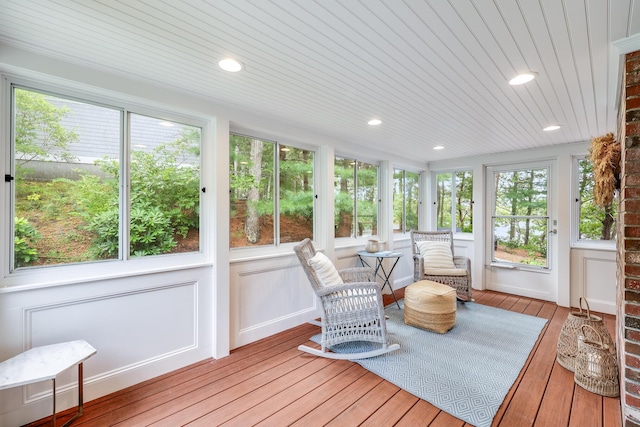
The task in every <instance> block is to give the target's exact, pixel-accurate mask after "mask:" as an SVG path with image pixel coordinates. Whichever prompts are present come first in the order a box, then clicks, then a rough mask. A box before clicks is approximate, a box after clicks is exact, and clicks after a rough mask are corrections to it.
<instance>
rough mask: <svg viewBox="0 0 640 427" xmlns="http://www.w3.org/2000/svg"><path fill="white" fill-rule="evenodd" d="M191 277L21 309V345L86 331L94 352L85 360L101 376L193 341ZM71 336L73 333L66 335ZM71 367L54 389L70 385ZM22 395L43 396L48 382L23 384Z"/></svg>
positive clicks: (191, 344)
mask: <svg viewBox="0 0 640 427" xmlns="http://www.w3.org/2000/svg"><path fill="white" fill-rule="evenodd" d="M197 295H198V284H197V283H195V282H188V283H178V284H174V285H167V286H162V287H154V288H149V289H141V290H137V291H135V292H124V293H114V294H108V295H103V296H100V297H94V298H88V299H78V300H73V301H68V302H62V303H57V304H51V305H43V306H38V307H27V308H25V309H24V324H25V326H26V329H25V334H26V336H25V339H24V341H25V343H27V347H29V348H32V347H37V346H41V345H48V344H54V343H58V342H64V341H69V340H71V339H77V338H80V337H87V336H91V345H93V347H94V348H96V350H98V353H97V355H96V356H94V358H93V359H92V360H91V362H88V363H87V365H90V366H91V369H90V370H89V372H100V373H101V374H100V375H94V376H92V377H91V378H90V379H89V381H96V380H97V379H98V378H100V379H106V378H108V377H110V376H113V375H117V374H119V373H121V372H123V371H127V370H130V369H133V368H135V367H136V366H139V365H144V364H149V363H152V362H154V361H155V360H158V359H163V358H166V357H169V356H171V355H172V354H175V353H180V352H183V351H187V350H190V349H193V348H196V347H197V345H198V333H197V323H196V319H197V315H198V307H197ZM72 337H73V338H72ZM76 376H77V373H76V372H75V371H74V370H70V371H67V372H65V373H64V374H61V375H60V376H59V377H58V378H57V381H56V382H57V384H58V387H59V390H60V391H63V390H65V389H66V388H68V386H69V385H71V386H74V385H75V381H76ZM27 388H28V391H27V401H30V400H32V399H33V398H39V397H42V395H44V396H49V395H50V391H51V387H50V384H42V383H41V384H37V385H33V386H28V387H27Z"/></svg>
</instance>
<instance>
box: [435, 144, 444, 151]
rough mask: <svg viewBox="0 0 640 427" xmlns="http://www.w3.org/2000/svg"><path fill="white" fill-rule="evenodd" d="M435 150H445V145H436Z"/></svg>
mask: <svg viewBox="0 0 640 427" xmlns="http://www.w3.org/2000/svg"><path fill="white" fill-rule="evenodd" d="M433 149H434V150H444V146H443V145H436V146H435V147H433Z"/></svg>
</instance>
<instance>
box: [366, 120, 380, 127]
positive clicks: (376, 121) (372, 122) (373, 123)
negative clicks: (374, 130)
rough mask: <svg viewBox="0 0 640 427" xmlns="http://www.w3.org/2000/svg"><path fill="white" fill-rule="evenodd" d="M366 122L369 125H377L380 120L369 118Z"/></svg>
mask: <svg viewBox="0 0 640 427" xmlns="http://www.w3.org/2000/svg"><path fill="white" fill-rule="evenodd" d="M367 123H368V124H369V125H370V126H378V125H379V124H380V123H382V120H380V119H371V120H369V121H368V122H367Z"/></svg>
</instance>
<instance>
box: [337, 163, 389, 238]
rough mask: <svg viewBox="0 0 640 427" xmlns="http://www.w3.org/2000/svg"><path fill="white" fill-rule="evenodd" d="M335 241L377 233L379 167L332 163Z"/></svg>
mask: <svg viewBox="0 0 640 427" xmlns="http://www.w3.org/2000/svg"><path fill="white" fill-rule="evenodd" d="M334 196H335V197H334V203H335V237H358V236H366V235H374V234H377V233H378V166H377V165H373V164H369V163H364V162H358V161H356V160H354V159H346V158H343V157H336V158H335V160H334Z"/></svg>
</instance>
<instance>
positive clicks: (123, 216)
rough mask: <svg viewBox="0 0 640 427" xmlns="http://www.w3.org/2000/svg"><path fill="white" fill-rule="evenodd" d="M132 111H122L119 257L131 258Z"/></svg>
mask: <svg viewBox="0 0 640 427" xmlns="http://www.w3.org/2000/svg"><path fill="white" fill-rule="evenodd" d="M130 115H131V112H129V111H126V110H125V111H123V112H122V113H121V121H120V123H121V125H120V146H121V149H120V225H119V227H120V244H119V250H118V253H119V255H118V259H121V260H123V259H129V258H130V255H131V254H130V253H129V247H130V236H129V230H130V228H131V221H130V218H131V200H130V199H129V197H130V195H131V183H130V181H129V177H130V172H131V126H130V123H131V120H130V118H131V117H130Z"/></svg>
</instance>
